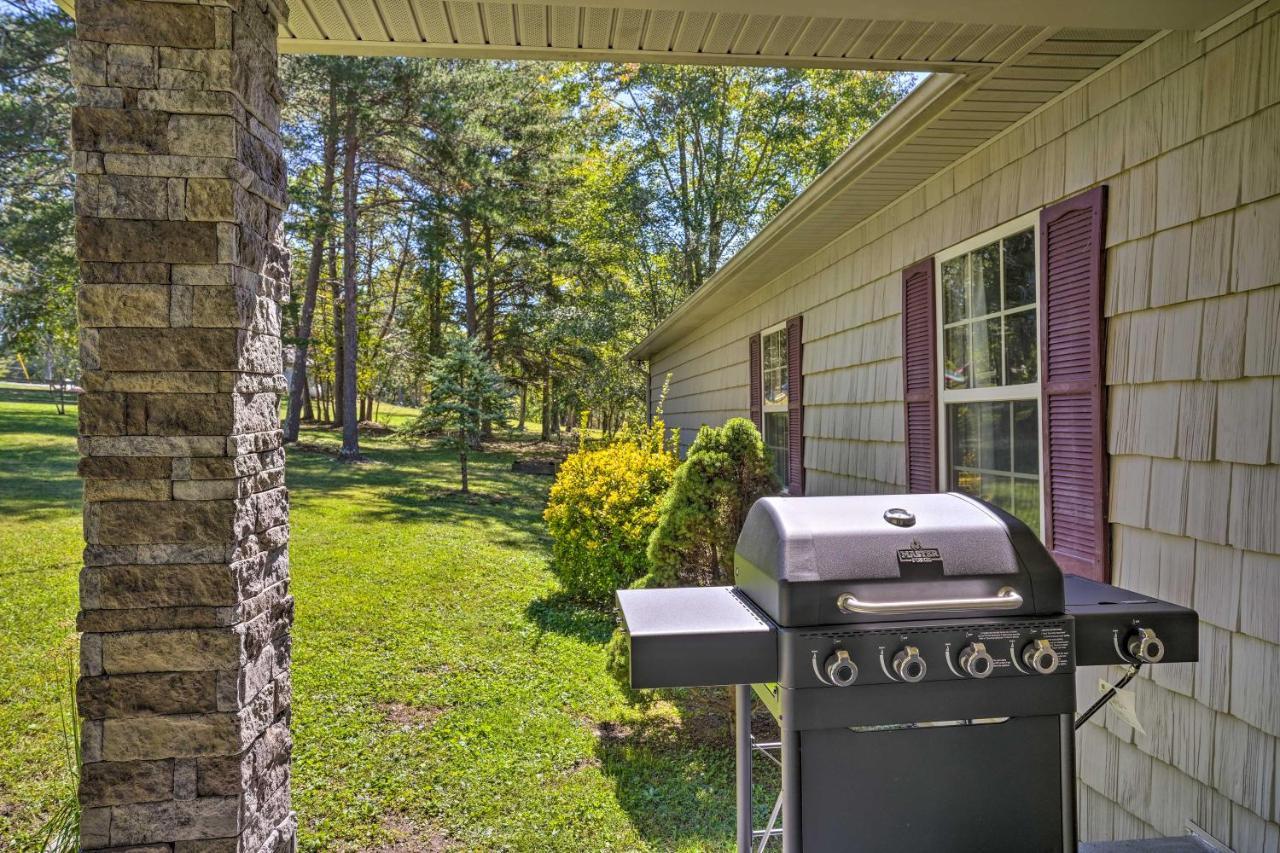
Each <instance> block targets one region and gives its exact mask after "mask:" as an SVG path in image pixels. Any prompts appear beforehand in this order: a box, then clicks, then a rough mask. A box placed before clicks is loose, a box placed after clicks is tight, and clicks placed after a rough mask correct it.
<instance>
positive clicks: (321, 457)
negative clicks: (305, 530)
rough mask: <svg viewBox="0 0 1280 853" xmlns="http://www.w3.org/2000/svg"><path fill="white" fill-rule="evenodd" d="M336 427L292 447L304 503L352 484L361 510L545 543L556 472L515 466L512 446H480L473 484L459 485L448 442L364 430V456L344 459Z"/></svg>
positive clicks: (292, 468) (292, 476) (527, 543)
mask: <svg viewBox="0 0 1280 853" xmlns="http://www.w3.org/2000/svg"><path fill="white" fill-rule="evenodd" d="M335 436H336V433H333V432H332V431H330V430H321V429H308V430H304V432H303V434H302V436H301V437H302V443H301V445H300V446H293V447H291V448H290V450H289V475H288V476H289V484H290V486H291V487H293V488H294V489H295V493H294V498H295V503H296V505H297V506H300V507H301V506H305V505H306V503H307V501H308V499H309V493H310V494H314V495H324V496H326V497H329V498H331V497H333V496H335V495H341V494H342V493H343V492H347V491H349V492H350V493H351V495H352V498H353V499H359V500H360V501H362V502H363V503H362V504H361V505H360V506H359V507H357V508H356V513H357V514H356V517H357V518H358V517H359V516H360V515H363V516H365V517H366V518H367V519H368V520H370V521H379V522H383V521H385V522H392V523H412V524H441V523H442V524H469V525H476V526H480V527H481V528H484V529H485V530H486V535H487V536H488V538H489V539H490V541H492V542H493V543H495V544H498V545H503V546H507V547H515V548H531V547H542V546H543V545H544V544H545V542H546V539H545V535H544V533H543V522H542V509H543V506H544V505H545V503H546V495H547V489H548V488H549V487H550V480H549V479H548V478H545V477H537V476H534V475H529V474H517V473H514V472H512V471H511V461H512V459H513V458H514V457H513V455H512V454H511V453H489V452H480V453H475V454H473V455H472V457H471V460H470V466H469V467H470V474H471V476H470V479H471V492H470V493H469V494H463V493H461V492H460V491H459V487H460V486H461V477H460V475H459V473H458V471H459V469H458V462H457V456H456V454H455V452H454V451H452V450H450V449H446V448H439V447H434V446H431V445H424V444H406V443H404V442H403V440H401V439H399V438H398V437H395V436H388V437H377V438H372V437H371V438H362V439H361V452H362V453H363V454H364V456H365V460H366V461H365V462H364V463H362V464H355V465H352V464H347V463H343V462H339V461H337V459H336V458H335V457H334V455H333V454H332V452H331V451H332V450H333V449H334V448H336V446H337V445H336V444H335Z"/></svg>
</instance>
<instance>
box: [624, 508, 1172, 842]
mask: <svg viewBox="0 0 1280 853" xmlns="http://www.w3.org/2000/svg"><path fill="white" fill-rule="evenodd" d="M734 580H735V585H734V586H733V587H713V588H682V589H659V590H622V591H620V592H619V593H618V601H619V605H620V608H621V611H622V616H623V620H624V623H625V627H626V630H627V632H628V634H629V636H630V642H631V666H632V670H631V681H632V686H634V687H638V688H644V687H676V686H684V687H695V686H712V685H726V684H732V685H736V686H737V715H738V726H737V728H738V737H737V741H738V742H737V758H738V780H737V783H738V847H739V850H742V851H747V850H750V849H752V844H753V840H754V841H755V843H756V844H757V845H758V848H757V849H760V850H763V849H764V848H765V846H766V845H767V844H768V843H769V841H770V840H771V839H772V838H775V837H779V836H780V837H781V840H782V849H783V850H784V851H785V853H801V851H805V853H828V851H845V850H848V851H869V853H870V852H873V851H892V853H909V851H982V853H998V851H1006V850H1007V851H1020V853H1021V851H1068V850H1074V849H1075V801H1074V792H1075V781H1074V780H1075V766H1074V764H1075V761H1074V757H1075V752H1074V736H1073V715H1074V712H1075V707H1076V695H1075V677H1074V670H1075V668H1076V666H1077V665H1088V664H1103V663H1119V664H1130V665H1133V664H1137V663H1138V662H1139V661H1142V662H1149V663H1155V662H1160V661H1193V660H1195V659H1196V650H1197V638H1196V615H1195V613H1194V612H1193V611H1191V610H1188V609H1187V608H1183V607H1178V606H1176V605H1172V604H1168V603H1166V602H1160V601H1156V600H1154V599H1150V598H1147V597H1144V596H1140V595H1136V594H1134V593H1131V592H1128V591H1126V590H1121V589H1118V588H1116V587H1112V586H1108V585H1106V584H1099V583H1094V582H1091V581H1085V580H1082V579H1079V578H1067V579H1066V580H1065V583H1064V578H1063V575H1062V572H1061V571H1060V570H1059V569H1058V566H1057V565H1056V564H1055V563H1054V561H1053V559H1052V558H1051V557H1050V556H1049V554H1048V552H1047V551H1046V550H1045V548H1044V547H1043V545H1041V543H1040V541H1039V540H1038V539H1037V538H1036V537H1035V536H1034V535H1033V534H1032V533H1031V531H1030V530H1028V529H1027V527H1026V526H1025V525H1024V524H1022V523H1021V522H1020V521H1018V520H1017V519H1016V518H1014V517H1012V516H1010V515H1008V514H1007V513H1005V512H1003V511H1001V510H999V509H998V508H996V507H993V506H990V505H988V504H986V503H983V502H982V501H979V500H976V499H974V498H970V497H967V496H964V495H959V494H939V495H896V496H870V497H826V498H816V497H815V498H765V499H762V500H760V501H758V502H757V503H756V504H755V506H754V507H752V509H751V512H750V513H749V514H748V516H747V520H746V523H745V525H744V526H743V529H742V534H741V536H740V537H739V539H738V546H737V551H736V554H735V560H734ZM753 691H754V693H755V695H756V696H758V697H759V698H760V699H761V700H762V701H763V702H764V704H765V705H766V706H767V707H768V708H769V710H770V711H771V713H772V714H773V716H774V718H775V719H776V720H777V722H778V726H779V729H780V731H781V736H780V738H779V741H778V742H777V743H771V744H753V742H752V740H751V735H750V704H751V695H752V692H753ZM760 751H764V752H766V753H768V754H769V755H770V757H771V758H773V759H774V760H776V761H778V762H779V763H780V764H781V767H782V793H781V796H780V797H779V800H778V803H777V805H776V806H775V809H774V812H773V815H772V817H771V820H770V824H769V826H767V827H765V828H764V829H762V830H753V828H752V825H751V802H750V796H751V763H752V755H753V752H760ZM779 818H780V819H781V828H780V829H779V828H777V822H778V820H779Z"/></svg>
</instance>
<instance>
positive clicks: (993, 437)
mask: <svg viewBox="0 0 1280 853" xmlns="http://www.w3.org/2000/svg"><path fill="white" fill-rule="evenodd" d="M974 408H976V409H977V410H978V425H977V429H978V464H979V467H981V468H986V469H987V470H989V471H1011V470H1013V458H1012V457H1011V456H1010V455H1009V453H1010V434H1009V404H1008V403H981V404H979V405H977V406H975V407H974Z"/></svg>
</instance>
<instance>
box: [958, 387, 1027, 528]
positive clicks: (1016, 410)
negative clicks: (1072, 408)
mask: <svg viewBox="0 0 1280 853" xmlns="http://www.w3.org/2000/svg"><path fill="white" fill-rule="evenodd" d="M1038 411H1039V404H1038V403H1037V402H1036V401H1035V400H1018V401H997V402H983V403H957V404H952V405H948V406H947V418H946V422H947V430H948V454H949V456H948V466H949V469H950V470H949V472H948V477H947V480H948V482H949V483H950V487H951V488H953V489H956V490H958V491H962V492H966V493H968V494H971V495H974V496H976V497H979V498H982V499H983V500H985V501H988V502H990V503H993V504H995V505H996V506H999V507H1001V508H1003V509H1005V510H1006V511H1008V512H1010V513H1012V514H1014V515H1016V516H1017V517H1018V518H1020V519H1022V520H1023V521H1024V522H1025V523H1026V524H1027V525H1028V526H1030V527H1031V529H1032V530H1034V531H1035V532H1036V534H1037V535H1039V532H1040V478H1039V476H1038V474H1037V472H1038V470H1039V457H1040V433H1039V429H1038Z"/></svg>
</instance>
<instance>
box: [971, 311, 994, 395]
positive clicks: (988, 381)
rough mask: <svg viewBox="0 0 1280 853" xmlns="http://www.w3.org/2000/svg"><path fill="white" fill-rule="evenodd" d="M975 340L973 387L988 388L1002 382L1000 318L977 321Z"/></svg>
mask: <svg viewBox="0 0 1280 853" xmlns="http://www.w3.org/2000/svg"><path fill="white" fill-rule="evenodd" d="M969 328H970V332H969V334H970V335H971V336H972V338H973V387H974V388H988V387H991V386H993V385H999V384H1001V382H1000V318H999V317H992V318H990V319H988V320H975V321H974V322H973V324H972V325H971V326H970V327H969Z"/></svg>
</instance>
